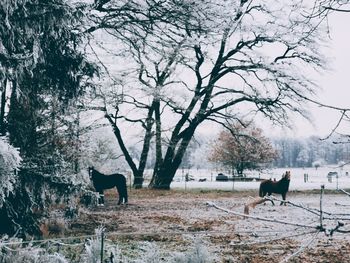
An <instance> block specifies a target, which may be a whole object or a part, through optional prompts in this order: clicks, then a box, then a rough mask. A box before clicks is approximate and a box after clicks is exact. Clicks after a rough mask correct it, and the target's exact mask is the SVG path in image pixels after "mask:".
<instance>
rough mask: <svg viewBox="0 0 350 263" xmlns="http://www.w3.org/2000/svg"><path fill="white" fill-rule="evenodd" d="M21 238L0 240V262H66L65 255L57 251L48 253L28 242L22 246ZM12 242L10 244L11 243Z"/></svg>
mask: <svg viewBox="0 0 350 263" xmlns="http://www.w3.org/2000/svg"><path fill="white" fill-rule="evenodd" d="M20 241H21V240H19V239H16V238H11V239H9V240H7V241H6V242H4V240H0V262H11V263H23V262H28V263H31V262H33V263H34V262H35V263H46V262H50V263H68V262H69V261H68V260H67V259H66V258H65V256H63V255H61V254H59V253H53V254H49V253H47V250H46V249H44V248H41V247H36V246H33V244H29V245H28V246H26V247H24V248H23V247H22V244H21V242H20ZM11 243H12V245H11ZM8 244H10V245H8Z"/></svg>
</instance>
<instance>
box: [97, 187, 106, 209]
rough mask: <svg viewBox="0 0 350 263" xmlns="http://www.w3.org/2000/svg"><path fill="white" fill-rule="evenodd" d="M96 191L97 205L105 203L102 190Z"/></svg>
mask: <svg viewBox="0 0 350 263" xmlns="http://www.w3.org/2000/svg"><path fill="white" fill-rule="evenodd" d="M98 193H99V198H98V205H100V206H104V204H105V198H104V196H105V195H104V194H103V190H100V191H98Z"/></svg>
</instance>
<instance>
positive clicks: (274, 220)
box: [206, 201, 319, 229]
mask: <svg viewBox="0 0 350 263" xmlns="http://www.w3.org/2000/svg"><path fill="white" fill-rule="evenodd" d="M206 204H207V205H209V206H212V207H214V208H216V209H219V210H222V211H224V212H226V213H229V214H234V215H237V216H242V217H245V218H252V219H256V220H260V221H265V222H272V223H279V224H284V225H291V226H299V227H305V228H314V229H318V228H319V226H315V225H304V224H299V223H290V222H286V221H282V220H278V219H270V218H265V217H259V216H250V215H246V214H243V213H239V212H235V211H232V210H228V209H226V208H223V207H220V206H218V205H216V204H215V203H214V202H209V201H207V202H206Z"/></svg>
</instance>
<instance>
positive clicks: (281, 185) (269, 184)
mask: <svg viewBox="0 0 350 263" xmlns="http://www.w3.org/2000/svg"><path fill="white" fill-rule="evenodd" d="M289 183H290V171H286V173H285V174H284V175H283V176H282V179H281V180H279V181H277V182H273V181H272V180H264V181H262V182H261V183H260V188H259V196H260V197H264V196H265V195H271V194H272V193H276V194H281V195H282V199H283V201H285V200H286V195H287V192H288V190H289ZM283 201H282V202H281V205H282V204H284V205H285V204H286V203H285V202H283ZM271 202H272V204H273V205H274V204H275V203H274V202H273V201H272V200H271Z"/></svg>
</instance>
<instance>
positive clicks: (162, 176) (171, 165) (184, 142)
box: [149, 123, 198, 190]
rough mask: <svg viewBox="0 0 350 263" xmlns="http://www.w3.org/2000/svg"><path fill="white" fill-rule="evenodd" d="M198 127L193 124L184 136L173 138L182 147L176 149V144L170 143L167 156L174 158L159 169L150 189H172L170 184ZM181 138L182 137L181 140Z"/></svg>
mask: <svg viewBox="0 0 350 263" xmlns="http://www.w3.org/2000/svg"><path fill="white" fill-rule="evenodd" d="M197 126H198V125H197V124H194V123H193V124H192V125H190V127H188V128H187V129H186V130H185V131H184V132H183V133H182V134H180V135H178V136H177V138H175V137H173V138H174V141H175V142H179V143H180V145H179V146H178V148H176V143H175V142H173V141H170V145H169V147H168V149H167V155H168V156H173V158H164V161H163V162H162V164H161V166H160V167H159V170H158V171H157V172H156V174H155V175H154V176H153V178H152V181H151V183H150V185H149V187H150V188H153V189H164V190H169V189H170V184H171V182H172V181H173V178H174V176H175V174H176V171H177V170H178V168H179V166H180V164H181V161H182V158H183V156H184V154H185V152H186V149H187V147H188V145H189V143H190V141H191V139H192V137H193V134H194V132H195V130H196V127H197ZM179 136H182V139H181V140H179Z"/></svg>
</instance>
